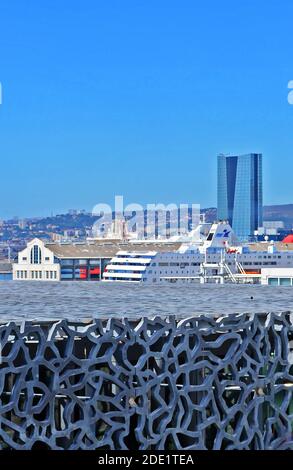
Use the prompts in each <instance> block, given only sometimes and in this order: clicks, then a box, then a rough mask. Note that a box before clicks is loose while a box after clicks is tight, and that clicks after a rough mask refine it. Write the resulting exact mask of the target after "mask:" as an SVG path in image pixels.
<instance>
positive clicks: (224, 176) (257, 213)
mask: <svg viewBox="0 0 293 470" xmlns="http://www.w3.org/2000/svg"><path fill="white" fill-rule="evenodd" d="M262 191H263V188H262V154H259V153H250V154H248V155H237V156H235V155H233V156H230V155H229V156H227V155H219V156H218V219H220V220H228V221H229V223H230V225H231V226H232V228H233V230H234V231H235V233H236V235H237V236H238V237H239V239H242V240H245V239H248V238H249V237H251V236H253V234H254V231H255V230H257V229H258V227H261V226H262V207H263V197H262Z"/></svg>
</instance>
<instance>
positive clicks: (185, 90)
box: [0, 0, 293, 218]
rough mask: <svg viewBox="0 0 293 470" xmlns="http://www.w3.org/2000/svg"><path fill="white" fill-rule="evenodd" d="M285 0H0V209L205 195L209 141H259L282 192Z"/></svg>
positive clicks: (288, 47)
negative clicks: (119, 198)
mask: <svg viewBox="0 0 293 470" xmlns="http://www.w3.org/2000/svg"><path fill="white" fill-rule="evenodd" d="M292 22H293V2H292V0H282V1H281V2H277V1H275V0H257V1H255V0H253V1H252V0H246V1H242V0H241V1H240V0H239V1H238V2H236V1H235V0H221V1H219V0H210V1H204V2H203V1H202V2H199V1H197V0H144V1H143V0H103V1H102V0H83V1H81V0H50V1H44V2H40V1H37V0H26V1H23V0H1V3H0V82H1V83H2V87H3V104H2V105H1V106H0V158H1V167H0V169H1V170H0V171H1V179H0V197H1V204H0V217H2V218H5V217H10V216H14V215H18V216H29V215H32V216H33V215H45V214H50V213H51V211H53V212H54V213H56V212H62V211H64V210H66V209H68V208H85V209H89V210H91V208H92V207H93V206H94V205H95V204H97V203H100V202H105V203H110V204H112V202H113V198H114V195H115V194H123V195H124V196H125V198H126V202H127V203H130V202H137V203H142V204H146V203H153V202H164V203H167V202H170V203H171V202H174V203H180V202H182V203H186V202H190V203H192V202H193V203H200V204H201V206H202V207H207V206H213V205H215V204H216V155H217V154H218V153H220V152H224V153H247V152H262V153H263V154H264V202H265V203H266V204H271V203H293V195H292V192H293V190H292V186H293V185H292V174H293V152H292V150H293V106H290V105H289V104H288V100H287V95H288V82H289V81H290V80H293V28H292V24H293V23H292Z"/></svg>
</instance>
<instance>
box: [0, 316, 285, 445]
mask: <svg viewBox="0 0 293 470" xmlns="http://www.w3.org/2000/svg"><path fill="white" fill-rule="evenodd" d="M292 320H293V317H292V315H290V314H289V313H283V314H281V315H276V314H263V315H250V314H247V315H246V314H241V315H229V316H222V317H218V318H216V317H213V318H211V317H208V316H198V317H194V318H189V319H185V320H181V321H179V320H178V319H176V318H175V317H168V318H164V317H160V318H159V317H156V318H153V319H147V318H142V319H138V320H135V321H134V320H128V319H126V318H125V319H119V320H118V319H111V320H108V321H107V320H105V321H104V320H97V321H92V322H90V323H88V324H85V323H74V322H69V321H60V322H53V321H52V322H42V323H33V322H26V323H23V324H15V323H9V324H6V325H2V326H1V327H0V337H1V345H2V363H1V370H0V399H1V403H0V447H1V448H2V449H7V448H11V449H32V448H42V447H47V448H51V449H117V450H121V449H160V450H162V449H170V450H172V449H195V450H196V449H293V437H292V426H293V400H292V390H293V389H292V373H293V366H292V363H293V358H292V352H291V349H293V326H292Z"/></svg>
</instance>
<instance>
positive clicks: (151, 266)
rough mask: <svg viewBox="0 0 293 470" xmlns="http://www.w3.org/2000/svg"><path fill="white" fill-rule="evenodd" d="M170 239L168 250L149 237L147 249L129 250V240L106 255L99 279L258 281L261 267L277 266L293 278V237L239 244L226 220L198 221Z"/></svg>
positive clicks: (127, 280) (154, 281)
mask: <svg viewBox="0 0 293 470" xmlns="http://www.w3.org/2000/svg"><path fill="white" fill-rule="evenodd" d="M169 241H171V240H169ZM173 241H176V242H178V241H181V244H180V245H179V249H178V248H177V249H176V250H174V251H169V252H158V251H152V250H151V243H150V250H149V251H144V252H137V251H135V252H134V251H131V249H129V245H128V247H127V248H128V249H127V250H125V251H118V253H117V254H116V255H115V256H114V257H113V258H112V259H111V261H110V263H109V264H108V265H107V269H106V270H105V272H104V274H103V281H104V282H133V283H142V282H146V283H164V282H165V283H166V282H171V283H175V282H197V283H207V282H214V283H224V282H232V283H241V282H249V283H260V282H261V279H262V272H263V270H265V269H281V268H286V269H287V270H288V269H289V268H291V269H292V279H293V243H292V245H291V246H290V244H286V243H285V244H284V243H283V244H282V243H274V242H268V241H266V242H258V243H250V244H239V243H238V241H237V238H236V236H235V234H234V232H233V230H232V228H231V226H230V225H229V224H228V223H226V222H217V223H214V224H210V225H209V226H208V227H207V224H199V226H198V227H196V229H195V230H193V231H191V232H190V233H189V234H188V235H187V236H185V237H181V238H180V237H177V238H176V240H175V239H174V240H173ZM177 246H178V244H177ZM291 284H293V281H292V282H291ZM291 284H290V285H291Z"/></svg>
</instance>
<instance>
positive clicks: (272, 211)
mask: <svg viewBox="0 0 293 470" xmlns="http://www.w3.org/2000/svg"><path fill="white" fill-rule="evenodd" d="M263 217H264V220H282V222H284V224H285V227H286V228H292V226H293V204H281V205H278V206H264V212H263Z"/></svg>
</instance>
